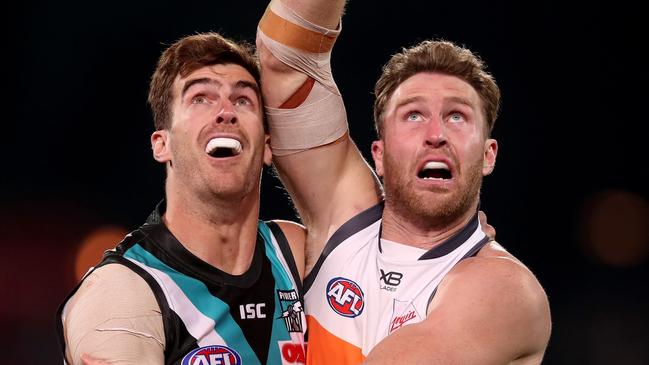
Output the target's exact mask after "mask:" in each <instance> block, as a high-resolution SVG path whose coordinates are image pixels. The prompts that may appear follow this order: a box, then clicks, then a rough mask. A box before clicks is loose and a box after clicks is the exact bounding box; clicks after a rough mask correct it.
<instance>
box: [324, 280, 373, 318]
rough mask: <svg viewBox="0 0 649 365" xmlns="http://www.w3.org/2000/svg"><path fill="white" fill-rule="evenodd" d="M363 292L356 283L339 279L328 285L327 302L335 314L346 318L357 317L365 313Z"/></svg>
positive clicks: (331, 281)
mask: <svg viewBox="0 0 649 365" xmlns="http://www.w3.org/2000/svg"><path fill="white" fill-rule="evenodd" d="M363 298H364V297H363V291H362V290H361V287H360V286H358V284H356V283H355V282H353V281H351V280H349V279H345V278H341V277H337V278H333V279H331V280H329V284H327V301H328V302H329V306H330V307H331V309H333V310H334V312H336V313H338V314H340V315H341V316H344V317H350V318H353V317H356V316H358V315H360V314H361V313H362V312H363V308H364V307H365V301H364V299H363Z"/></svg>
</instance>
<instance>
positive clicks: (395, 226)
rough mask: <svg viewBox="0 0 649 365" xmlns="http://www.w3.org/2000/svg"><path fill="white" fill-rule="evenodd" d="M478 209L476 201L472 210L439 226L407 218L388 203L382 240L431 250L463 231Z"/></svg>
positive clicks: (384, 212) (384, 210)
mask: <svg viewBox="0 0 649 365" xmlns="http://www.w3.org/2000/svg"><path fill="white" fill-rule="evenodd" d="M477 209H478V202H477V201H476V203H475V204H472V205H471V209H468V210H466V211H465V212H462V213H461V214H458V215H457V217H456V218H453V219H452V220H450V221H449V222H448V223H446V224H443V225H439V224H429V222H427V221H426V220H420V219H412V218H410V217H408V216H405V215H404V214H402V213H400V212H399V210H397V209H392V207H391V206H390V204H388V203H387V202H386V205H385V208H384V209H383V217H382V221H381V238H385V239H387V240H390V241H394V242H398V243H401V244H404V245H409V246H413V247H418V248H422V249H425V250H430V249H432V248H433V247H435V246H437V245H439V244H441V243H442V242H444V241H446V240H448V239H449V238H451V237H452V236H453V235H455V234H456V233H458V232H459V231H461V230H462V228H464V226H466V225H467V224H468V223H469V221H470V220H471V218H473V216H474V214H475V212H476V210H477Z"/></svg>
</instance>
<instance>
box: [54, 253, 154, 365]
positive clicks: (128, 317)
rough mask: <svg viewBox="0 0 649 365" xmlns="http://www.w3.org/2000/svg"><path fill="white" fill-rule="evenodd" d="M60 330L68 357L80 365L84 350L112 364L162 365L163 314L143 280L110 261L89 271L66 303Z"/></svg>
mask: <svg viewBox="0 0 649 365" xmlns="http://www.w3.org/2000/svg"><path fill="white" fill-rule="evenodd" d="M69 305H70V310H69V312H68V314H67V316H66V318H65V323H64V331H65V340H66V348H67V357H68V358H69V359H70V360H71V361H72V363H73V364H81V355H82V354H84V353H86V354H89V355H92V356H94V357H97V358H102V359H107V360H110V361H111V363H113V364H160V363H162V362H163V360H164V341H165V339H164V329H163V325H162V316H161V314H160V309H159V306H158V304H157V301H156V299H155V297H154V295H153V292H152V291H151V289H150V288H149V286H148V285H147V284H146V282H145V281H144V279H142V278H141V277H139V276H138V275H137V274H135V273H134V272H132V271H130V270H129V269H128V268H126V267H124V266H122V265H117V264H111V265H106V266H103V267H101V268H99V269H97V270H95V272H93V273H92V274H91V275H90V276H89V277H88V278H86V280H85V281H84V283H83V284H82V286H81V287H80V288H79V290H78V291H77V293H76V294H75V295H74V296H73V298H72V300H71V302H70V303H69Z"/></svg>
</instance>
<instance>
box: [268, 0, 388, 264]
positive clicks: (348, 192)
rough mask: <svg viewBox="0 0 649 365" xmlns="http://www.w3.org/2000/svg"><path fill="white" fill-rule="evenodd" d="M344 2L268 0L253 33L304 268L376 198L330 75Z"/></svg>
mask: <svg viewBox="0 0 649 365" xmlns="http://www.w3.org/2000/svg"><path fill="white" fill-rule="evenodd" d="M343 7H344V1H343V0H333V1H331V0H330V1H315V0H302V1H296V0H273V1H272V2H271V4H270V5H269V6H268V9H267V10H266V13H265V15H264V17H263V18H262V20H261V21H260V23H259V29H258V33H257V48H258V52H259V54H260V58H261V64H262V90H263V93H264V98H265V102H266V106H267V108H266V111H267V116H268V119H269V122H270V128H271V146H272V147H273V155H274V163H275V166H276V168H277V171H278V172H279V175H280V178H281V180H282V182H283V183H284V185H285V186H286V188H287V190H288V191H289V193H290V195H291V197H292V199H293V202H294V204H295V206H296V207H297V210H298V212H299V214H300V217H301V219H302V222H303V223H304V225H305V226H306V228H307V232H308V233H307V234H308V236H307V255H306V256H307V258H306V263H307V264H306V270H307V272H308V271H309V270H310V268H311V267H312V265H313V264H314V261H315V260H316V259H317V257H318V256H319V253H320V252H321V250H322V247H323V246H324V244H325V243H326V241H327V239H328V238H329V237H330V236H331V235H332V234H333V233H334V232H335V231H336V229H338V228H339V227H340V226H341V225H342V224H343V223H344V222H345V221H347V220H348V219H349V218H351V217H353V216H354V215H356V214H358V213H359V212H361V211H363V210H365V209H367V208H369V207H371V206H372V205H374V204H376V203H378V202H379V201H380V200H381V193H380V184H379V182H378V180H377V178H376V177H375V175H374V173H373V172H372V169H371V168H370V167H369V165H368V164H367V163H366V161H365V160H364V159H363V157H362V155H361V153H360V152H359V150H358V148H357V147H356V146H355V145H354V143H353V142H352V140H351V139H350V137H349V134H348V130H347V117H346V113H345V109H344V104H343V101H342V97H341V96H340V93H339V91H338V88H337V87H336V84H335V82H334V81H333V78H332V76H331V66H330V62H329V61H330V55H331V48H332V47H333V44H334V42H335V40H336V37H337V36H338V33H339V30H340V24H339V23H340V16H341V14H342V11H343Z"/></svg>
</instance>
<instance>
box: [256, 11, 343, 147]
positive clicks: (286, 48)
mask: <svg viewBox="0 0 649 365" xmlns="http://www.w3.org/2000/svg"><path fill="white" fill-rule="evenodd" d="M271 25H272V27H271ZM280 27H281V29H277V28H280ZM262 28H263V29H265V30H266V32H267V33H269V34H270V36H269V35H268V34H266V33H264V30H262ZM340 28H341V27H339V29H337V30H331V29H326V28H323V27H320V26H318V25H316V24H313V23H310V22H309V21H307V20H305V19H303V18H302V17H300V16H299V15H298V14H296V13H295V12H294V11H292V10H291V9H289V8H287V7H286V6H285V5H284V4H282V3H281V2H280V1H278V0H274V1H272V2H271V3H270V5H269V8H268V9H267V10H266V14H265V15H264V18H262V20H261V22H260V27H259V28H258V29H257V39H258V41H261V42H262V43H263V44H264V46H265V47H266V48H267V49H268V50H269V51H270V52H271V53H272V54H273V56H275V57H276V58H277V59H279V60H280V61H282V62H283V63H285V64H286V65H288V66H290V67H292V68H294V69H296V70H299V71H300V72H302V73H304V74H306V75H307V76H309V77H311V78H313V79H314V80H315V81H316V82H315V83H314V85H313V88H312V89H311V92H310V93H309V95H308V97H307V98H306V100H305V101H304V102H303V103H302V104H301V105H300V106H298V107H296V108H293V109H278V108H269V107H266V115H267V116H268V122H269V125H270V134H271V147H272V149H273V154H275V155H276V156H282V155H288V154H291V153H296V152H300V151H304V150H306V149H310V148H314V147H318V146H322V145H325V144H328V143H331V142H333V141H335V140H336V139H338V138H340V137H341V136H343V135H344V134H345V132H346V131H347V114H346V112H345V106H344V103H343V100H342V97H341V96H340V92H339V91H338V88H337V86H336V84H335V82H334V80H333V76H332V74H331V47H332V46H333V43H334V41H335V38H336V37H337V36H338V34H339V33H340ZM271 36H272V37H274V38H271ZM281 42H285V43H288V44H284V43H281ZM319 51H322V52H319Z"/></svg>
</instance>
